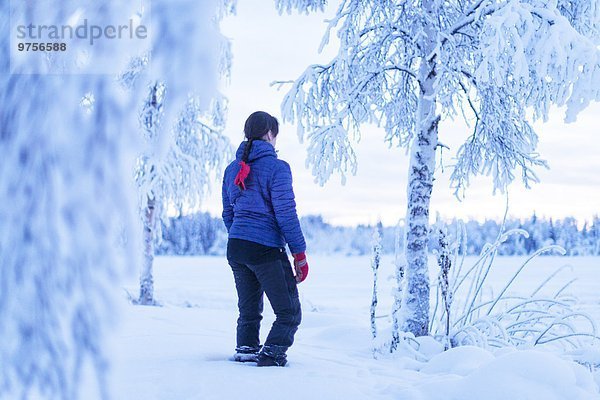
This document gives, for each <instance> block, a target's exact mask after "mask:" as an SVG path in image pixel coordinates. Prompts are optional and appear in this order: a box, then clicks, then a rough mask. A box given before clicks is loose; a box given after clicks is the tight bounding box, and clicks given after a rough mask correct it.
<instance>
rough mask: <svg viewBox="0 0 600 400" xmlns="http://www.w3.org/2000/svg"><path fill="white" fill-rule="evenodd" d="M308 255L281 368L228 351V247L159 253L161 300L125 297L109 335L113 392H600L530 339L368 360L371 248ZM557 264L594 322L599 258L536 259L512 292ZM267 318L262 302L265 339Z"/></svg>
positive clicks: (205, 395)
mask: <svg viewBox="0 0 600 400" xmlns="http://www.w3.org/2000/svg"><path fill="white" fill-rule="evenodd" d="M470 261H472V259H467V261H466V262H467V263H469V262H470ZM522 261H523V258H519V257H501V258H498V259H497V261H496V267H495V269H494V270H493V272H492V276H491V281H492V282H493V285H494V286H498V287H501V286H502V285H503V283H504V282H505V280H506V279H508V277H509V276H510V275H511V273H510V272H511V271H513V270H514V269H515V268H516V267H517V266H518V265H520V264H521V262H522ZM309 262H310V267H311V271H310V275H309V278H308V279H307V281H306V282H304V283H302V284H301V285H300V287H299V289H300V296H301V300H302V306H303V322H302V325H301V326H300V329H299V331H298V333H297V336H296V343H295V344H294V346H293V347H292V348H291V349H290V350H289V352H288V359H289V362H290V364H289V367H286V368H266V369H265V368H256V367H255V366H253V365H252V364H238V363H234V362H231V361H229V360H228V358H229V357H230V356H231V355H232V353H233V349H234V346H235V323H236V318H237V308H236V293H235V288H234V284H233V277H232V274H231V271H230V269H229V266H228V265H227V263H226V261H225V260H224V258H220V257H189V258H184V257H182V258H178V257H159V258H158V259H157V260H156V267H155V284H156V297H157V299H158V301H160V302H161V303H162V305H163V306H162V307H141V306H133V305H129V304H126V302H125V300H124V301H123V310H122V315H121V317H122V318H121V324H120V326H119V328H118V331H117V332H116V335H115V336H114V340H115V344H114V350H113V353H114V357H113V363H114V367H113V374H112V376H113V378H112V381H113V391H114V393H115V395H116V398H118V399H127V400H136V399H140V400H141V399H144V400H153V399H160V400H184V399H190V400H191V399H263V400H264V399H279V398H284V399H307V398H311V399H407V400H412V399H415V400H429V399H440V400H441V399H444V400H453V399H455V400H471V399H498V400H500V399H511V400H512V399H536V400H537V399H544V400H550V399H565V400H566V399H569V400H571V399H600V392H599V391H598V384H600V376H599V375H598V372H596V373H594V374H590V373H589V372H587V370H586V369H585V368H584V367H582V366H580V365H577V364H575V363H572V362H568V361H563V360H561V359H559V358H558V357H556V356H555V355H553V354H550V353H547V352H540V351H538V350H527V351H501V352H498V353H496V354H492V353H490V352H488V351H486V350H481V349H478V348H474V347H463V348H457V349H453V350H450V351H448V352H445V353H441V354H438V355H435V356H433V358H432V359H431V360H430V361H429V362H428V363H421V362H418V361H414V360H412V359H409V358H402V357H397V358H394V359H391V358H384V359H378V360H375V359H374V358H373V356H372V351H371V332H370V325H369V307H370V302H371V290H372V271H371V268H370V260H369V258H368V257H342V256H313V257H310V258H309ZM433 262H434V260H433V259H432V263H433ZM564 264H570V265H572V266H573V272H572V274H574V275H575V276H577V277H579V280H578V281H577V283H576V284H575V285H574V286H573V288H572V290H571V292H573V293H574V294H576V295H577V296H578V297H579V298H580V299H581V302H582V305H583V308H584V310H585V311H586V312H588V313H589V314H591V315H592V316H593V318H594V319H595V320H596V321H597V322H598V321H600V279H598V275H599V274H600V258H598V257H596V258H593V257H590V258H586V257H574V258H567V257H542V258H538V259H536V260H534V261H533V262H532V264H531V265H530V266H529V268H528V269H527V270H526V271H524V273H523V276H522V278H521V279H520V280H519V282H518V283H517V284H516V285H515V287H514V290H512V291H514V292H516V293H527V292H528V291H530V290H531V289H534V288H535V287H536V286H537V284H539V282H541V281H542V280H543V279H544V277H546V276H548V274H549V273H551V272H552V271H554V269H555V268H556V267H559V266H561V265H564ZM432 269H433V268H432ZM392 272H393V267H392V265H391V259H390V258H389V257H383V260H382V267H381V271H380V282H379V285H380V292H379V300H380V306H379V308H378V315H381V316H383V318H379V320H380V321H382V323H385V321H386V318H385V315H386V314H389V310H390V308H391V303H392V296H391V288H392V285H393V279H388V277H389V276H391V275H392ZM567 275H568V273H565V277H567ZM432 276H434V272H432ZM557 285H558V284H557ZM496 289H497V288H496ZM126 290H127V291H129V292H131V293H137V285H136V282H135V281H133V280H132V281H131V282H130V283H128V284H127V285H126ZM272 321H273V314H272V312H271V310H270V309H269V307H268V305H266V306H265V319H264V320H263V330H262V332H261V336H262V338H263V339H264V337H265V336H266V334H267V332H268V329H269V327H270V324H271V323H272ZM598 362H600V360H598Z"/></svg>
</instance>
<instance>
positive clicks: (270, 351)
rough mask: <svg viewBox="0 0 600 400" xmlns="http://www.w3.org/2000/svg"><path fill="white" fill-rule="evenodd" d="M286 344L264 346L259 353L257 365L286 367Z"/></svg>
mask: <svg viewBox="0 0 600 400" xmlns="http://www.w3.org/2000/svg"><path fill="white" fill-rule="evenodd" d="M286 350H287V348H286V347H284V346H274V345H271V346H264V347H263V349H262V350H261V351H260V352H259V353H258V357H257V361H256V366H257V367H285V365H286V364H287V356H286V354H285V351H286Z"/></svg>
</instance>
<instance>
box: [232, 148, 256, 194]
mask: <svg viewBox="0 0 600 400" xmlns="http://www.w3.org/2000/svg"><path fill="white" fill-rule="evenodd" d="M252 142H254V138H250V139H248V141H247V142H246V146H245V147H244V153H243V154H242V161H240V172H238V174H237V175H236V176H235V180H234V181H233V183H235V184H236V185H237V186H238V187H239V188H240V189H242V190H246V184H245V180H246V178H247V177H248V175H249V174H250V166H249V165H248V156H249V155H250V149H252Z"/></svg>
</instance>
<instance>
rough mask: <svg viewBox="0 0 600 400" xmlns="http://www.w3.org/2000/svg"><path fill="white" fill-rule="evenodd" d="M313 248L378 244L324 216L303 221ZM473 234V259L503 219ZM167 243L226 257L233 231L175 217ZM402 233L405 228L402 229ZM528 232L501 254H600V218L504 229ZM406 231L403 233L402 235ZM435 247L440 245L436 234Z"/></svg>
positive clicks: (469, 245)
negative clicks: (551, 249) (548, 250)
mask: <svg viewBox="0 0 600 400" xmlns="http://www.w3.org/2000/svg"><path fill="white" fill-rule="evenodd" d="M300 223H301V225H302V230H303V232H304V235H305V238H306V242H307V248H308V251H310V253H311V254H343V255H365V254H370V252H371V249H372V246H373V240H372V236H373V230H374V226H372V225H358V226H354V227H347V226H335V225H332V224H329V223H327V222H326V221H325V220H324V219H323V217H322V216H320V215H309V216H304V217H301V218H300ZM445 223H446V225H447V229H448V233H449V235H450V236H455V233H456V232H457V230H458V229H460V228H459V224H460V222H459V220H453V221H446V222H445ZM464 227H465V231H466V235H467V241H466V248H465V250H466V252H467V254H468V255H478V254H480V253H481V250H482V249H483V246H484V245H485V244H486V243H493V242H495V241H496V239H497V237H498V234H499V232H500V230H501V228H502V222H501V221H495V220H486V221H483V222H479V221H474V220H471V221H464ZM161 229H162V235H160V236H161V240H160V241H159V243H157V254H159V255H189V256H192V255H224V254H225V250H226V245H227V232H226V230H225V226H224V225H223V222H222V220H221V218H219V217H215V216H212V215H211V214H209V213H196V214H190V215H182V216H178V217H172V218H169V219H168V221H167V222H166V223H165V222H163V223H162V224H161ZM400 229H402V228H400ZM511 229H522V230H525V231H527V232H528V234H529V237H527V238H526V237H524V236H523V235H511V236H509V237H508V239H507V240H506V242H505V243H504V244H503V245H502V246H501V247H500V248H499V251H498V253H499V254H500V255H528V254H532V253H533V252H535V251H536V250H538V249H539V248H541V247H543V246H548V245H555V244H556V245H559V246H561V247H563V248H565V250H566V251H567V253H566V254H567V255H571V256H598V255H600V217H599V216H595V217H593V218H592V219H591V222H588V221H586V222H584V224H583V225H578V221H577V220H576V219H575V218H572V217H567V218H564V219H552V218H549V219H546V218H540V217H537V216H536V215H535V214H533V215H532V216H531V217H530V218H528V219H517V218H507V219H506V221H505V225H504V231H508V230H511ZM396 232H397V227H395V226H384V227H383V235H382V252H383V253H384V254H392V253H394V249H395V244H394V242H395V240H396ZM400 232H401V231H400ZM430 240H431V243H430V244H429V248H430V249H435V248H436V247H437V245H436V243H435V240H436V238H435V235H432V238H431V239H430Z"/></svg>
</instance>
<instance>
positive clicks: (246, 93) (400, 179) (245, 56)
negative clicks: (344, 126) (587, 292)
mask: <svg viewBox="0 0 600 400" xmlns="http://www.w3.org/2000/svg"><path fill="white" fill-rule="evenodd" d="M333 3H335V5H337V2H332V4H333ZM258 4H260V6H257V5H258ZM334 13H335V6H332V5H330V6H329V7H328V9H327V10H326V11H325V13H318V14H311V15H308V16H306V15H297V14H294V15H291V16H289V15H283V16H279V15H278V14H277V12H276V11H275V6H274V1H271V0H267V1H261V2H257V1H252V2H251V1H250V0H239V2H238V12H237V15H236V16H232V17H228V18H226V19H225V20H224V21H223V23H222V25H221V26H222V31H223V33H224V34H225V35H226V36H228V37H229V38H231V40H232V49H233V57H234V59H233V71H232V77H231V82H230V83H229V84H225V85H224V86H223V87H222V91H223V92H224V94H225V95H226V96H227V97H228V98H229V102H230V109H229V118H228V124H227V127H226V134H227V135H228V136H229V137H230V138H231V141H232V143H233V144H234V147H235V148H237V146H238V145H239V143H240V142H241V140H243V124H244V121H245V119H246V118H247V117H248V115H250V113H252V112H253V111H256V110H263V111H267V112H269V113H271V114H273V115H275V116H276V117H277V118H278V119H279V120H280V121H281V114H280V104H281V100H282V99H283V96H284V95H285V89H284V90H281V91H277V89H276V88H275V87H270V86H269V83H270V82H272V81H274V80H290V79H295V78H296V77H298V76H299V75H300V74H301V73H302V71H303V70H304V69H305V68H306V67H307V66H308V65H309V64H314V63H325V62H327V61H329V60H330V59H331V58H332V55H333V54H334V53H335V50H336V48H335V45H334V46H331V45H330V46H329V47H327V48H325V50H324V51H323V53H321V54H319V53H318V47H319V43H320V41H321V38H322V36H323V33H324V32H325V26H326V25H325V23H324V22H323V20H324V19H326V18H331V17H332V16H333V15H334ZM563 117H564V112H563V111H562V110H558V109H555V110H554V111H553V113H552V116H551V118H550V121H548V122H547V123H545V124H544V123H536V124H535V128H536V132H537V133H538V135H539V139H540V140H539V146H538V151H539V153H540V154H541V157H542V158H544V159H546V160H547V161H548V162H549V164H550V168H551V169H550V170H543V169H540V170H538V176H539V178H540V180H541V183H539V184H535V185H534V186H533V188H532V189H526V188H525V187H524V186H523V185H522V184H521V183H520V181H518V182H517V181H516V182H515V183H513V184H512V185H511V186H510V187H509V197H510V210H509V214H510V215H512V216H516V217H529V216H530V215H531V214H532V213H533V212H534V211H535V212H536V213H537V215H538V216H545V217H552V218H563V217H565V216H574V217H576V218H577V219H578V220H580V221H583V220H584V219H588V220H589V219H590V218H591V217H593V216H594V215H597V214H600V156H599V155H600V141H598V137H597V136H598V135H597V134H598V133H599V132H598V131H599V130H600V104H598V103H594V104H592V105H591V106H590V107H589V108H588V109H587V110H585V111H584V112H582V113H581V114H580V115H579V118H578V119H577V121H576V122H575V123H572V124H565V123H564V122H563ZM361 133H362V140H361V142H360V143H359V144H358V145H357V146H355V150H356V152H357V157H358V162H359V164H358V173H357V175H356V176H352V175H349V176H348V178H347V181H346V185H345V186H342V185H341V184H340V177H339V175H334V176H332V177H331V179H330V180H329V182H328V183H326V184H325V186H323V187H321V186H319V185H318V184H316V183H314V180H313V177H312V175H311V172H310V170H308V169H307V168H306V167H305V160H306V142H305V143H304V144H301V143H300V141H299V139H298V137H297V135H296V127H295V126H291V125H281V127H280V132H279V136H278V139H277V149H278V150H279V157H280V158H282V159H284V160H286V161H288V162H289V163H290V165H291V167H292V173H293V177H294V191H295V193H296V201H297V208H298V213H299V215H301V216H302V215H307V214H321V215H323V217H324V218H325V219H326V220H327V221H328V222H331V223H333V224H342V225H354V224H357V223H375V222H376V221H377V219H378V218H381V219H382V221H383V223H384V224H386V225H391V224H395V223H396V222H397V221H398V219H399V218H403V217H404V215H405V213H406V182H407V166H408V156H407V154H406V151H405V149H402V148H396V147H393V148H388V147H387V145H386V144H385V143H384V142H383V137H384V132H383V130H382V129H378V128H376V127H370V126H368V127H367V126H365V127H364V129H362V130H361ZM469 134H470V130H469V128H467V127H466V126H465V125H464V123H462V121H457V122H452V121H445V122H444V123H443V124H442V125H441V126H440V132H439V136H440V141H441V142H443V143H444V144H447V145H449V146H450V150H449V151H445V152H444V164H446V165H447V164H450V163H451V162H452V157H453V155H454V154H455V153H456V151H457V149H458V147H459V145H460V144H461V143H462V141H464V140H465V138H466V137H467V136H468V135H469ZM438 167H439V157H438ZM450 171H451V170H450V169H449V168H446V169H445V171H444V172H443V173H442V171H441V169H438V171H437V172H436V182H435V186H434V189H433V197H432V203H431V205H432V206H431V210H432V212H431V215H432V216H435V214H436V212H439V213H440V214H441V215H442V216H443V217H445V218H453V217H457V218H475V219H480V220H481V219H485V218H500V217H501V216H502V215H503V214H504V205H505V198H504V196H503V195H502V194H500V193H497V194H496V195H495V196H494V195H493V194H492V182H491V178H489V177H480V178H476V179H473V180H472V183H471V186H470V187H469V189H468V190H467V193H466V199H464V200H463V201H462V202H459V201H458V200H457V199H456V198H455V197H454V196H453V190H452V189H451V188H450V187H449V180H448V177H449V175H450ZM516 175H517V176H519V173H518V172H517V174H516ZM220 195H221V193H220V182H215V184H214V187H213V191H212V194H211V195H210V196H209V198H208V199H207V200H206V201H205V203H204V205H203V207H202V209H204V210H207V211H209V212H211V213H212V214H214V215H220V213H221V199H220Z"/></svg>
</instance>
